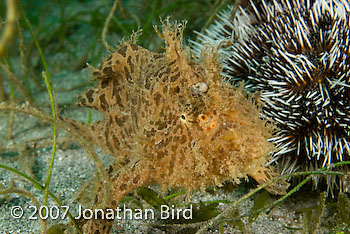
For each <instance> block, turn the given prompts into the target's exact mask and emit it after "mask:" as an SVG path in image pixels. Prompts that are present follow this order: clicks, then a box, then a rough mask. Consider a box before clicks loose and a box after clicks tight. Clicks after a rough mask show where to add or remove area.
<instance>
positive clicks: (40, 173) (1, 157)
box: [0, 72, 334, 234]
mask: <svg viewBox="0 0 350 234" xmlns="http://www.w3.org/2000/svg"><path fill="white" fill-rule="evenodd" d="M72 75H75V76H80V78H81V79H88V75H87V74H86V73H85V72H81V73H77V74H65V73H59V74H58V75H57V76H58V77H56V78H55V77H54V78H53V81H54V87H55V88H56V89H59V88H61V86H63V85H65V87H66V88H69V86H74V85H75V84H74V82H76V80H77V79H70V78H69V77H71V76H72ZM78 78H79V77H78ZM74 80H75V81H74ZM78 80H79V79H78ZM58 81H59V82H58ZM80 82H81V81H80ZM78 93H79V91H74V92H65V93H57V99H58V100H59V102H61V103H62V102H63V103H69V102H71V103H74V100H75V99H76V96H77V94H78ZM40 95H41V96H40ZM46 98H47V94H46V93H42V94H39V95H38V97H37V100H45V99H46ZM47 113H50V112H49V110H48V111H47ZM60 114H61V115H64V116H67V117H74V118H75V119H78V120H81V121H86V116H87V110H86V109H85V108H79V107H74V106H71V107H69V108H68V107H67V108H66V109H64V108H63V109H62V110H61V111H60ZM0 115H1V120H2V121H1V122H0V139H1V145H2V146H3V145H4V144H5V142H7V143H8V147H12V145H18V144H20V145H25V142H26V141H27V140H29V139H33V138H41V137H44V138H47V140H48V146H49V147H47V148H44V149H38V150H37V151H36V152H35V153H28V152H27V153H24V155H23V157H22V158H21V157H19V155H18V154H16V153H5V154H0V163H1V164H5V165H8V166H10V167H15V168H17V169H19V170H20V171H24V172H26V173H29V174H32V176H34V177H36V178H37V180H39V181H43V180H44V178H45V175H46V172H47V168H48V165H49V160H50V157H51V148H50V137H51V135H52V126H51V125H49V124H43V123H41V122H40V121H38V120H37V119H34V118H30V117H28V116H25V115H17V114H16V116H15V124H14V133H13V134H14V137H15V138H14V140H12V141H11V142H8V141H5V139H6V137H7V135H6V134H7V124H8V116H9V115H8V113H0ZM98 118H99V117H98V115H96V113H93V117H92V119H93V120H96V119H98ZM65 136H66V134H65V133H64V132H63V131H61V132H59V137H58V139H63V137H65ZM28 146H30V144H28ZM61 146H62V145H60V144H59V147H58V150H57V152H56V158H55V165H54V170H53V176H52V180H51V184H50V189H51V191H52V192H53V193H54V194H56V195H57V196H59V197H60V199H61V200H62V202H63V204H64V205H68V206H69V207H70V211H71V212H72V213H73V215H76V211H77V206H78V202H77V201H76V200H75V198H76V195H77V193H78V192H79V191H81V190H80V188H81V187H82V186H83V185H84V184H86V183H87V182H91V181H92V180H93V178H94V175H95V167H94V164H93V162H92V160H91V159H90V158H89V157H88V156H87V154H86V152H85V151H84V149H83V148H80V147H79V146H77V145H76V146H75V147H68V148H62V147H61ZM24 152H25V151H24ZM97 152H98V154H99V155H101V157H102V158H103V159H104V161H105V162H107V161H108V160H109V157H108V156H106V155H104V154H103V152H101V151H100V150H98V149H97ZM12 181H13V182H14V184H15V186H16V187H18V188H21V189H25V190H28V191H30V192H31V193H33V194H34V196H35V197H36V198H37V199H38V200H39V202H40V203H42V198H43V195H42V192H40V191H39V190H37V189H36V188H34V187H33V186H31V185H30V184H29V183H25V182H24V180H23V179H22V178H20V177H19V176H15V175H14V174H13V173H10V172H8V171H6V170H4V169H0V184H1V185H3V186H6V187H7V186H9V184H10V183H11V182H12ZM253 188H254V184H252V183H248V184H245V183H243V184H242V185H240V186H239V187H238V188H237V189H235V190H233V192H228V191H226V190H223V189H216V191H212V192H207V193H204V194H202V193H201V192H199V191H198V192H195V193H194V194H193V195H192V196H191V198H190V200H191V201H194V202H198V201H213V200H230V201H235V200H237V199H238V198H240V197H241V196H243V195H244V194H246V193H247V192H248V191H249V190H250V189H253ZM318 197H319V194H318V193H317V192H312V191H311V186H309V187H308V188H307V189H304V190H303V191H301V192H297V193H296V194H295V195H293V196H292V197H290V198H288V199H287V200H286V201H284V202H283V203H282V204H281V205H280V206H278V207H276V208H274V209H273V210H272V211H271V212H270V213H269V214H266V213H262V214H260V216H259V217H258V218H257V220H256V221H255V222H253V223H252V224H250V225H248V218H244V219H243V221H244V222H245V224H246V230H247V232H248V233H256V234H263V233H275V234H277V233H302V231H301V229H302V227H303V214H302V213H296V212H295V211H297V210H298V209H302V208H306V207H312V206H315V205H317V204H318ZM278 198H279V197H277V196H271V197H270V199H269V202H273V201H274V200H276V199H278ZM253 204H254V201H253V198H249V199H248V200H246V201H245V202H243V203H242V204H240V205H239V207H238V208H239V211H240V213H241V214H246V213H248V212H249V211H250V209H251V208H252V206H253ZM31 205H33V203H32V202H31V201H30V199H28V198H24V197H23V196H19V195H16V194H11V195H9V196H8V197H5V198H4V197H1V199H0V233H4V234H5V233H23V234H27V233H28V234H29V233H40V232H41V223H40V221H39V220H28V218H29V215H30V214H31V212H32V209H29V206H31ZM53 205H55V204H54V203H53V201H52V200H51V199H49V205H48V206H49V207H50V206H53ZM13 206H21V207H22V208H23V210H24V216H23V217H22V218H20V219H15V218H13V217H11V213H10V210H11V208H12V207H13ZM227 206H229V205H227V204H221V205H220V206H219V208H220V210H223V209H225V208H226V207H227ZM66 222H68V219H65V220H60V219H58V220H55V221H54V222H53V221H52V220H51V221H50V222H49V224H48V226H50V225H51V224H52V223H66ZM330 222H332V223H333V224H334V219H333V218H332V217H330V216H329V214H328V212H327V210H326V212H325V214H324V217H323V218H322V221H321V226H320V228H319V231H318V232H317V233H328V232H329V230H328V228H326V227H329V226H334V225H330ZM150 223H152V222H151V221H150ZM118 226H119V227H118V228H116V229H115V230H114V231H113V233H140V234H141V233H159V234H160V233H165V232H163V231H160V230H158V229H157V228H154V227H153V228H150V225H148V224H147V222H144V221H142V220H141V221H140V220H123V221H122V222H121V223H120V221H119V225H118ZM287 227H289V228H287ZM298 229H299V230H298ZM224 232H225V233H240V231H239V230H238V229H235V228H233V227H230V226H227V225H225V229H224ZM208 233H219V231H217V230H215V229H214V230H212V231H211V232H208Z"/></svg>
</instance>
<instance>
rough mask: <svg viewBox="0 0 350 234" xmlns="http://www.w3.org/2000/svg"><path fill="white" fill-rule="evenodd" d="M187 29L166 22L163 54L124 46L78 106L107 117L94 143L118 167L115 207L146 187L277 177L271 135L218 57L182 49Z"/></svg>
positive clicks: (103, 228)
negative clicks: (226, 78)
mask: <svg viewBox="0 0 350 234" xmlns="http://www.w3.org/2000/svg"><path fill="white" fill-rule="evenodd" d="M184 26H185V24H184V23H174V24H171V23H169V21H168V20H166V22H164V23H163V29H162V33H160V32H158V30H157V33H158V34H159V35H160V37H161V38H162V39H164V41H165V44H166V49H165V52H164V53H153V52H151V51H148V50H147V49H144V48H142V47H139V46H137V45H136V44H135V43H136V40H135V39H132V40H130V41H129V42H122V43H121V45H120V46H119V48H118V49H117V50H116V52H115V53H113V54H112V55H110V56H109V57H108V58H107V59H106V60H105V61H104V62H103V64H102V65H101V67H100V68H99V69H96V70H95V71H94V72H93V75H94V76H95V77H96V79H97V80H98V85H97V86H96V87H94V88H91V89H89V90H88V91H86V92H85V93H84V94H83V95H81V97H80V98H79V105H81V106H87V107H91V108H94V109H96V110H98V111H100V112H101V113H102V114H103V115H104V119H103V120H102V121H100V122H97V123H94V124H93V125H92V126H91V127H89V128H90V133H91V134H90V135H91V136H90V137H91V139H92V141H93V142H94V143H96V144H97V145H98V146H99V147H101V148H102V149H104V150H105V151H106V152H107V153H109V154H111V155H113V156H114V157H115V159H116V162H117V163H116V164H115V165H118V167H117V166H112V170H111V171H114V173H115V171H118V173H115V174H113V175H111V178H112V186H111V194H110V199H112V202H111V203H110V204H112V206H116V205H117V204H118V203H119V202H120V200H121V199H122V198H123V197H124V196H125V195H126V194H127V193H130V192H132V191H134V190H135V189H136V188H138V187H140V186H144V185H147V184H159V185H160V186H161V187H162V188H163V189H168V188H174V187H181V188H186V189H188V191H192V190H194V189H204V188H205V187H207V186H211V185H218V186H220V185H221V184H222V183H223V182H225V181H234V182H236V183H239V180H240V179H241V178H247V176H248V175H249V176H252V177H253V178H255V179H256V180H257V182H258V183H259V184H263V183H265V182H266V181H267V180H269V179H271V178H273V177H275V176H276V174H274V171H273V170H272V169H271V168H269V167H266V166H265V164H266V163H267V162H268V160H269V159H270V158H269V152H270V151H271V150H272V146H271V144H270V143H269V142H268V141H267V139H268V138H269V137H270V136H271V128H269V127H267V124H266V121H265V120H262V119H260V118H259V109H258V107H257V106H256V105H255V104H253V102H252V98H248V96H247V94H245V93H244V92H243V90H242V89H241V88H233V87H232V86H231V85H230V84H229V83H225V82H223V81H222V79H221V76H220V72H221V66H220V64H219V63H218V61H217V53H216V52H215V49H213V48H211V49H210V48H208V49H205V50H204V51H203V53H202V58H201V60H200V61H199V62H196V61H195V60H194V59H192V58H191V57H190V54H189V52H187V51H186V49H183V45H182V39H183V38H182V37H183V29H184ZM120 165H122V167H121V168H122V169H120ZM113 167H114V168H113ZM285 189H286V186H285V184H281V183H275V184H272V185H270V186H268V187H267V190H268V191H269V192H271V193H274V194H283V193H285ZM98 191H101V189H99V190H98ZM101 197H102V195H101V194H100V195H98V196H97V198H96V203H99V202H101V201H100V200H101ZM111 208H113V207H111ZM107 226H108V227H107ZM110 229H111V228H110V223H107V221H106V222H103V221H102V220H93V221H91V222H89V224H88V227H87V231H86V232H87V233H95V230H99V232H98V233H109V231H110Z"/></svg>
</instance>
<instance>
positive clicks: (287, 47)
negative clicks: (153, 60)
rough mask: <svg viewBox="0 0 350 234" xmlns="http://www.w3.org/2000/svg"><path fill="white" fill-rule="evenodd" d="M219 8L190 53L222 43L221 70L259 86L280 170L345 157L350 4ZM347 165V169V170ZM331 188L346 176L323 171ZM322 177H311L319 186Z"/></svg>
mask: <svg viewBox="0 0 350 234" xmlns="http://www.w3.org/2000/svg"><path fill="white" fill-rule="evenodd" d="M232 12H233V8H232V7H230V8H229V9H228V10H226V11H223V12H221V13H220V14H219V20H218V21H217V22H215V24H213V25H212V26H211V27H209V28H208V29H207V30H206V31H205V32H204V34H199V43H198V42H194V51H195V52H196V51H200V48H201V47H202V46H203V45H204V44H212V45H213V44H214V45H220V46H221V49H220V52H221V56H222V60H223V63H224V69H223V76H224V77H225V78H226V79H228V80H229V81H231V82H234V83H236V82H238V81H242V80H243V81H245V87H246V88H247V89H249V90H252V91H260V92H261V96H260V100H261V101H262V103H263V108H262V115H263V116H264V117H267V118H269V119H271V120H272V121H274V122H275V123H276V124H277V126H278V127H279V129H280V131H279V132H278V133H276V134H275V135H274V137H273V138H271V139H270V140H271V141H272V142H274V143H275V145H276V147H277V151H276V152H275V153H274V157H273V158H274V160H273V161H275V162H276V163H277V164H278V167H279V169H280V171H281V172H282V173H291V172H294V171H297V170H314V169H318V168H320V167H325V166H327V165H329V164H331V163H333V162H340V161H345V160H350V131H349V130H350V105H349V104H350V56H349V55H350V53H349V52H350V49H349V48H350V33H349V32H350V4H349V2H348V1H347V0H316V1H314V0H274V1H269V0H262V1H251V2H250V3H249V4H248V7H246V8H244V9H243V8H242V7H240V8H239V9H238V10H237V11H236V12H235V14H232ZM346 169H347V168H344V170H346ZM326 179H327V184H328V189H330V190H333V187H334V185H337V184H338V183H336V181H337V180H339V181H338V182H339V188H340V190H347V188H346V187H345V186H344V184H343V179H341V178H338V179H337V178H336V177H334V176H327V177H326ZM318 181H319V177H317V178H315V179H314V182H315V186H317V184H318Z"/></svg>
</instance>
